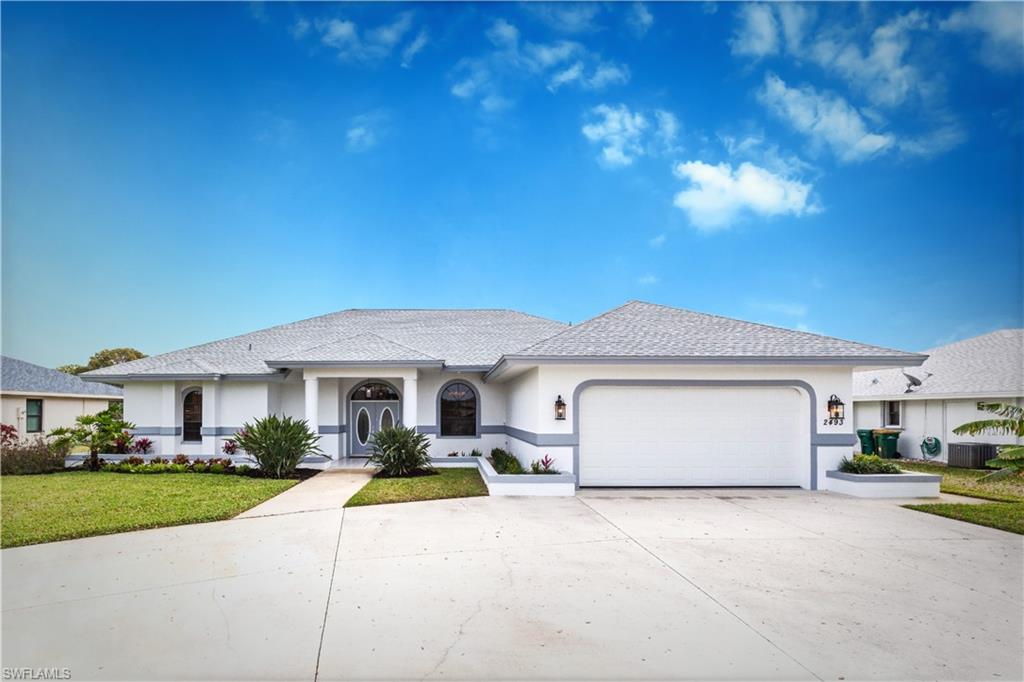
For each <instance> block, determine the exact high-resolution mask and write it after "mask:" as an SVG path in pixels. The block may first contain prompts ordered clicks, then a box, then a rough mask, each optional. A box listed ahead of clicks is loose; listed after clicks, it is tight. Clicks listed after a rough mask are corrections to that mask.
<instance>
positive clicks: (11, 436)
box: [0, 424, 21, 448]
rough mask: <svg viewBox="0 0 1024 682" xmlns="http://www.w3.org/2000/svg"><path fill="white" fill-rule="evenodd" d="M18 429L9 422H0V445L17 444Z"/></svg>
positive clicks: (11, 445) (9, 445)
mask: <svg viewBox="0 0 1024 682" xmlns="http://www.w3.org/2000/svg"><path fill="white" fill-rule="evenodd" d="M19 440H21V439H20V438H18V429H16V428H15V427H13V426H11V425H10V424H0V447H5V448H9V447H13V446H15V445H17V444H18V441H19Z"/></svg>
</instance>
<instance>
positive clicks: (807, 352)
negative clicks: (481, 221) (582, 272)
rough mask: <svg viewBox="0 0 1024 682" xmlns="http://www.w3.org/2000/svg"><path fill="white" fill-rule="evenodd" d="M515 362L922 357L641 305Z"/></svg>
mask: <svg viewBox="0 0 1024 682" xmlns="http://www.w3.org/2000/svg"><path fill="white" fill-rule="evenodd" d="M511 357H513V358H523V359H528V358H563V357H564V358H570V357H595V358H688V359H691V358H692V359H701V358H718V359H743V358H750V359H758V360H765V359H768V360H771V359H786V358H789V359H823V360H829V359H844V360H845V359H852V360H854V361H859V360H864V361H865V362H864V363H863V364H872V361H878V360H884V361H886V362H887V363H891V362H893V361H896V360H898V359H901V358H902V359H905V360H906V363H907V364H908V365H912V364H914V365H916V364H919V363H920V361H921V360H922V357H921V356H918V355H914V354H912V353H905V352H903V351H897V350H890V349H888V348H880V347H878V346H869V345H866V344H863V343H857V342H855V341H844V340H842V339H835V338H832V337H828V336H821V335H819V334H811V333H808V332H799V331H794V330H792V329H782V328H780V327H771V326H768V325H764V324H757V323H754V322H744V321H742V320H735V319H732V318H728V317H719V316H717V315H708V314H705V313H697V312H693V311H690V310H683V309H680V308H672V307H669V306H664V305H656V304H653V303H644V302H642V301H630V302H629V303H627V304H625V305H623V306H620V307H618V308H615V309H613V310H610V311H608V312H606V313H604V314H603V315H599V316H597V317H595V318H592V319H590V320H587V321H586V322H583V323H581V324H579V325H576V326H574V327H570V328H568V329H566V330H565V331H563V332H561V333H560V334H556V335H554V336H552V337H551V338H548V339H545V340H543V341H540V342H539V343H536V344H534V345H533V346H530V347H528V348H526V349H524V350H521V351H519V352H518V353H515V354H514V355H512V356H511Z"/></svg>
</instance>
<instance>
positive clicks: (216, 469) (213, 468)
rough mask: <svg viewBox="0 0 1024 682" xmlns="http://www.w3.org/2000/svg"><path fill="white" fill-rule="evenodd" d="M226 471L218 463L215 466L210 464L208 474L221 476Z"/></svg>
mask: <svg viewBox="0 0 1024 682" xmlns="http://www.w3.org/2000/svg"><path fill="white" fill-rule="evenodd" d="M227 470H228V469H227V467H226V466H224V465H223V464H220V463H219V462H218V463H217V464H211V465H210V473H211V474H223V473H224V472H225V471H227Z"/></svg>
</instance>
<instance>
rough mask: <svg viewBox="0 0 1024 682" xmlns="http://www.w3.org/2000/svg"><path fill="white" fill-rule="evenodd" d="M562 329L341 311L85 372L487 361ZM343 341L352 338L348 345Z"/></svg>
mask: <svg viewBox="0 0 1024 682" xmlns="http://www.w3.org/2000/svg"><path fill="white" fill-rule="evenodd" d="M565 327H566V325H565V324H563V323H561V322H555V321H554V320H547V319H544V318H541V317H536V316H534V315H527V314H525V313H519V312H515V311H512V310H343V311H340V312H336V313H330V314H328V315H321V316H319V317H313V318H310V319H308V320H301V321H299V322H292V323H290V324H284V325H280V326H277V327H271V328H269V329H264V330H262V331H257V332H252V333H249V334H243V335H241V336H235V337H233V338H230V339H223V340H221V341H214V342H212V343H206V344H203V345H200V346H194V347H192V348H186V349H183V350H177V351H172V352H170V353H164V354H162V355H154V356H151V357H148V358H143V359H141V360H134V361H132V362H127V363H124V364H122V365H117V366H115V367H106V368H103V369H99V370H95V371H93V372H89V373H88V377H90V378H94V379H101V378H103V377H114V376H116V377H125V376H127V377H135V376H138V377H146V376H154V377H156V376H162V375H177V374H188V375H219V374H249V375H259V374H273V373H274V372H275V371H276V370H274V369H273V368H271V367H268V366H267V363H266V361H267V360H271V361H273V360H281V359H285V358H287V359H289V360H290V361H293V362H295V363H296V364H301V362H302V361H303V360H307V361H310V362H317V361H325V360H336V361H351V362H355V361H357V360H359V359H365V360H367V361H370V362H372V361H399V360H414V359H415V360H424V359H426V360H436V361H444V363H445V364H447V365H448V366H452V367H490V366H491V365H493V364H494V363H495V362H497V360H498V359H499V358H500V357H501V356H502V355H503V354H506V353H511V352H514V351H516V350H519V349H520V348H523V347H525V346H528V345H530V344H533V343H536V342H537V341H539V340H541V339H544V338H547V337H549V336H551V335H552V334H555V333H557V332H559V331H561V330H562V329H564V328H565ZM374 337H376V340H375V339H374ZM346 339H348V340H349V341H350V342H351V345H350V347H349V348H348V349H347V350H346V349H345V348H344V346H345V343H344V342H343V341H344V340H346ZM401 347H404V349H402V348H401ZM360 353H365V354H366V355H365V357H364V356H362V355H360ZM330 356H334V357H330Z"/></svg>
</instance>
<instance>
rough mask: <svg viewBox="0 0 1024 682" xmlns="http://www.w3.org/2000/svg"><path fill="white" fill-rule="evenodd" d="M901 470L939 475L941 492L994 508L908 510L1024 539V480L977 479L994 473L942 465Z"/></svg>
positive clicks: (908, 465) (958, 506)
mask: <svg viewBox="0 0 1024 682" xmlns="http://www.w3.org/2000/svg"><path fill="white" fill-rule="evenodd" d="M899 464H900V468H901V469H905V470H906V471H916V472H921V473H928V474H940V475H941V476H942V483H941V484H940V485H939V490H941V491H942V492H944V493H951V494H954V495H966V496H968V497H977V498H981V499H983V500H993V501H994V502H995V503H994V504H949V503H942V504H908V505H906V507H907V509H914V510H917V511H923V512H927V513H929V514H938V515H939V516H946V517H948V518H951V519H957V520H959V521H966V522H968V523H975V524H978V525H979V526H988V527H990V528H998V529H999V530H1005V531H1009V532H1011V533H1019V534H1021V535H1024V476H1021V475H1017V476H1010V477H1007V478H1001V479H998V480H995V481H979V480H978V479H979V478H981V477H982V476H984V475H985V474H987V473H990V472H991V471H992V470H991V469H989V470H977V469H956V468H952V467H946V466H944V465H942V464H933V463H925V462H900V463H899Z"/></svg>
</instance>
